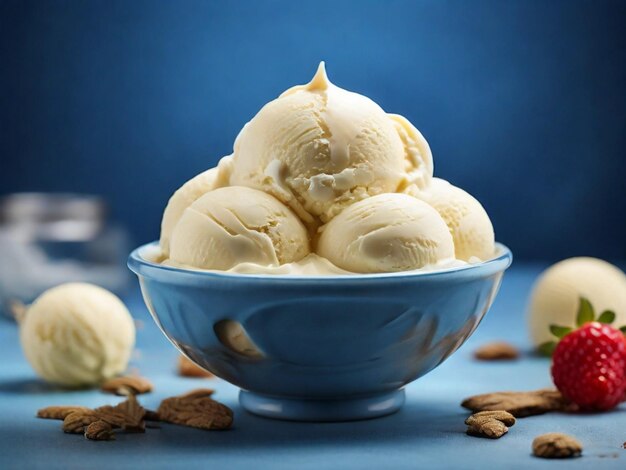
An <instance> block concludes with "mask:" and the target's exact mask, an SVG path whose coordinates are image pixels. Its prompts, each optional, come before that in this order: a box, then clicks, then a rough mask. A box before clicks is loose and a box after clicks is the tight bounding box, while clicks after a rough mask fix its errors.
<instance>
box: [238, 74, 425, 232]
mask: <svg viewBox="0 0 626 470" xmlns="http://www.w3.org/2000/svg"><path fill="white" fill-rule="evenodd" d="M407 127H410V124H408V122H405V121H402V119H401V118H399V117H395V116H392V117H390V116H389V115H388V114H386V113H385V112H384V111H383V110H382V108H380V106H378V105H377V104H376V103H374V102H373V101H372V100H370V99H369V98H367V97H365V96H363V95H359V94H357V93H352V92H349V91H346V90H343V89H341V88H339V87H337V86H335V85H333V84H332V83H331V82H330V81H329V80H328V77H327V75H326V70H325V68H324V64H323V63H322V64H320V67H319V68H318V70H317V73H316V74H315V76H314V77H313V79H312V80H311V81H310V82H309V83H308V84H306V85H299V86H296V87H293V88H291V89H289V90H287V91H286V92H284V93H283V94H282V95H280V96H279V97H278V98H277V99H276V100H274V101H271V102H270V103H268V104H267V105H265V106H264V107H263V108H262V109H261V110H260V111H259V112H258V114H257V115H256V116H255V117H254V118H253V119H252V120H251V121H250V122H249V123H248V124H246V125H245V126H244V128H243V129H242V130H241V132H240V133H239V135H238V136H237V140H236V141H235V146H234V153H233V160H234V162H233V163H234V165H233V173H232V176H231V182H232V184H237V185H241V186H250V187H253V188H257V189H260V190H262V191H265V192H268V193H270V194H273V195H274V196H275V197H277V198H278V199H280V200H281V201H283V202H284V203H285V204H287V205H289V206H290V207H291V208H292V209H293V210H294V211H295V212H296V213H297V214H298V215H299V216H300V217H301V218H302V219H303V220H304V221H305V223H309V224H310V223H315V222H318V221H320V222H322V223H324V222H328V221H329V220H330V219H332V218H333V217H334V216H335V215H337V214H338V213H339V212H341V210H343V209H344V208H345V207H347V206H349V205H350V204H352V203H354V202H356V201H359V200H362V199H365V198H367V197H370V196H374V195H376V194H381V193H389V192H395V191H397V190H398V188H400V187H402V186H405V185H408V184H410V183H412V182H413V181H408V178H409V177H411V178H413V179H415V180H416V181H417V180H418V179H419V178H418V175H417V174H418V173H419V174H420V175H421V179H420V183H421V184H426V183H427V182H428V179H429V178H430V177H431V176H432V159H431V156H430V151H429V150H428V146H427V144H426V143H425V140H423V139H421V140H420V137H421V135H419V136H418V134H419V133H417V134H415V132H411V129H407ZM417 140H420V143H419V144H417V143H415V142H414V141H417Z"/></svg>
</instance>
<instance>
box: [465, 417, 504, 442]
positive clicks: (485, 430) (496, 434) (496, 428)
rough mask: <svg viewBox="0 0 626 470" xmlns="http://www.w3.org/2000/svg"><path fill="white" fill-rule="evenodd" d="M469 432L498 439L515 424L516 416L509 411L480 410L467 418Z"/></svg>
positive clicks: (471, 434) (473, 434) (472, 434)
mask: <svg viewBox="0 0 626 470" xmlns="http://www.w3.org/2000/svg"><path fill="white" fill-rule="evenodd" d="M465 424H467V434H469V435H470V436H483V437H488V438H490V439H498V438H500V437H502V436H504V435H505V434H506V433H507V432H508V431H509V427H510V426H513V425H514V424H515V417H514V416H513V415H512V414H511V413H509V412H507V411H502V410H498V411H480V412H478V413H474V414H473V415H471V416H470V417H469V418H467V419H466V420H465Z"/></svg>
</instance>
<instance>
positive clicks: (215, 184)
mask: <svg viewBox="0 0 626 470" xmlns="http://www.w3.org/2000/svg"><path fill="white" fill-rule="evenodd" d="M231 166H232V156H230V155H229V156H226V157H224V158H222V159H221V160H220V162H219V164H218V165H217V166H216V167H215V168H210V169H208V170H206V171H203V172H202V173H200V174H199V175H196V176H194V177H193V178H191V179H190V180H189V181H187V182H186V183H185V184H183V185H182V186H181V187H180V188H179V189H178V190H177V191H176V192H175V193H174V194H173V195H172V197H171V198H170V200H169V201H168V203H167V207H166V208H165V211H164V212H163V219H162V220H161V239H160V241H159V243H160V245H161V251H162V253H163V256H164V257H165V258H167V257H168V256H169V252H170V238H171V237H172V231H173V230H174V227H175V226H176V224H177V223H178V220H179V219H180V217H181V216H182V215H183V212H184V211H185V209H187V207H189V206H190V205H191V204H192V203H193V202H194V201H195V200H196V199H198V198H199V197H200V196H202V195H204V194H206V193H208V192H209V191H212V190H213V189H217V188H221V187H223V186H228V180H229V178H230V172H231Z"/></svg>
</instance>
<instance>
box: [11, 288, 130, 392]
mask: <svg viewBox="0 0 626 470" xmlns="http://www.w3.org/2000/svg"><path fill="white" fill-rule="evenodd" d="M20 340H21V343H22V349H23V350H24V354H25V355H26V358H27V359H28V362H30V364H31V365H32V367H33V369H35V372H37V374H38V375H39V376H41V377H42V378H43V379H45V380H47V381H49V382H52V383H56V384H60V385H65V386H71V387H77V386H84V385H93V384H97V383H99V382H101V381H103V380H106V379H109V378H111V377H113V376H115V375H117V374H120V373H122V372H124V371H125V370H126V367H127V365H128V361H129V359H130V355H131V352H132V349H133V346H134V344H135V325H134V322H133V319H132V317H131V316H130V313H129V312H128V310H127V309H126V307H125V306H124V304H123V303H122V301H121V300H120V299H118V298H117V297H116V296H115V295H113V294H112V293H110V292H109V291H107V290H105V289H102V288H101V287H97V286H94V285H91V284H84V283H70V284H63V285H61V286H58V287H54V288H52V289H50V290H48V291H46V292H44V293H43V294H42V295H41V296H39V298H38V299H37V300H35V302H34V303H33V304H32V305H31V306H30V307H29V308H28V310H27V311H26V313H25V314H24V316H23V319H22V320H21V322H20Z"/></svg>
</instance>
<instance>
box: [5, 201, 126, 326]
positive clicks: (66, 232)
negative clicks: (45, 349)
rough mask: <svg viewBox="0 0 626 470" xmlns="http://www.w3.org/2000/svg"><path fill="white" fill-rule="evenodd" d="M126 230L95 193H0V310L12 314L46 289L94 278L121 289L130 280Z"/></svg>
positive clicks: (119, 290) (102, 283)
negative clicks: (111, 220)
mask: <svg viewBox="0 0 626 470" xmlns="http://www.w3.org/2000/svg"><path fill="white" fill-rule="evenodd" d="M129 245H130V243H129V240H128V235H127V233H126V231H125V230H123V229H122V228H121V227H119V226H116V225H113V224H111V223H109V222H108V221H107V207H106V204H105V203H104V201H102V199H100V198H98V197H97V196H89V195H79V194H62V193H17V194H11V195H8V196H5V197H2V198H0V310H2V313H3V314H5V315H8V316H11V314H12V309H13V308H14V306H15V305H19V304H20V303H23V304H29V303H31V302H32V301H33V300H34V299H35V298H36V297H37V296H38V295H39V294H41V293H42V292H43V291H44V290H46V289H48V288H50V287H53V286H56V285H58V284H62V283H64V282H74V281H81V282H91V283H93V284H97V285H99V286H102V287H104V288H106V289H109V290H111V291H113V292H116V293H118V294H120V293H122V292H123V291H124V289H125V288H126V286H127V284H128V281H129V276H130V275H129V274H128V270H127V269H126V264H125V263H126V256H127V253H128V249H129Z"/></svg>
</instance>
